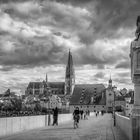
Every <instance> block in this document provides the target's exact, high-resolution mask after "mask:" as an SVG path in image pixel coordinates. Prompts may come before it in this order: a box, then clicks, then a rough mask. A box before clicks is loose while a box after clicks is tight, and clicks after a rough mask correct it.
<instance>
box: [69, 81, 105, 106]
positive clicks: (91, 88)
mask: <svg viewBox="0 0 140 140" xmlns="http://www.w3.org/2000/svg"><path fill="white" fill-rule="evenodd" d="M95 90H96V97H97V100H96V102H95V103H94V104H105V98H104V99H102V92H103V91H105V86H104V85H103V84H79V85H75V88H74V91H73V95H72V97H71V99H70V105H78V104H85V105H87V104H93V103H92V102H91V98H92V97H94V93H95ZM82 94H83V95H82ZM82 96H83V97H82ZM81 98H83V102H82V103H81V102H80V100H81Z"/></svg>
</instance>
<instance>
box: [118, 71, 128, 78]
mask: <svg viewBox="0 0 140 140" xmlns="http://www.w3.org/2000/svg"><path fill="white" fill-rule="evenodd" d="M117 76H119V77H120V78H122V77H123V78H124V77H126V78H128V77H130V72H121V73H118V74H117Z"/></svg>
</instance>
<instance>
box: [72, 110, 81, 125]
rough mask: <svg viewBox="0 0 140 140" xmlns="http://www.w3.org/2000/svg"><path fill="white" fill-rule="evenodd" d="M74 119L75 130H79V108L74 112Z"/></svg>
mask: <svg viewBox="0 0 140 140" xmlns="http://www.w3.org/2000/svg"><path fill="white" fill-rule="evenodd" d="M73 119H74V128H76V127H77V128H78V123H79V119H80V111H79V107H76V108H75V110H74V112H73Z"/></svg>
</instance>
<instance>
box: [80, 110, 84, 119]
mask: <svg viewBox="0 0 140 140" xmlns="http://www.w3.org/2000/svg"><path fill="white" fill-rule="evenodd" d="M83 113H84V111H83V110H80V115H81V120H82V119H83Z"/></svg>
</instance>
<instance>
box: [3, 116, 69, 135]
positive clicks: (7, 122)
mask: <svg viewBox="0 0 140 140" xmlns="http://www.w3.org/2000/svg"><path fill="white" fill-rule="evenodd" d="M70 120H72V114H60V115H59V116H58V122H59V124H62V123H66V122H68V121H70ZM48 121H49V119H48V115H39V116H23V117H7V118H0V137H2V136H7V135H11V134H14V133H17V132H22V131H27V130H31V129H35V128H40V127H49V126H48V124H49V123H48ZM52 122H53V117H52V115H51V116H50V125H52Z"/></svg>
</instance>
